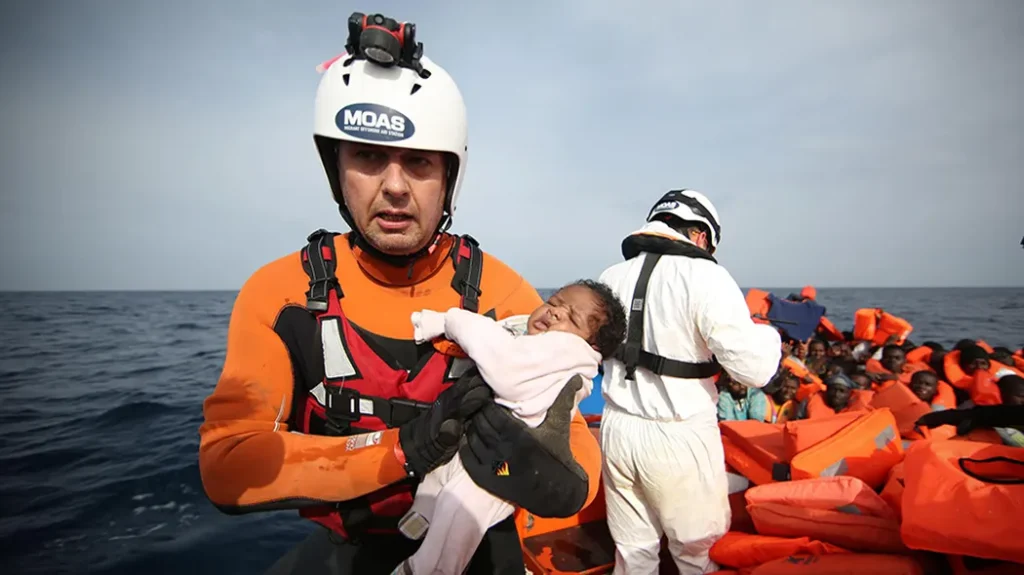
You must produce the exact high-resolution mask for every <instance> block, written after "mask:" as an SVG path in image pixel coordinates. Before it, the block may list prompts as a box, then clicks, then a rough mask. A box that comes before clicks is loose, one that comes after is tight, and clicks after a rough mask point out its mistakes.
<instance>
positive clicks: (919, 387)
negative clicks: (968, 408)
mask: <svg viewBox="0 0 1024 575" xmlns="http://www.w3.org/2000/svg"><path fill="white" fill-rule="evenodd" d="M910 391H912V392H914V395H916V396H917V398H918V399H920V400H921V401H923V402H925V403H927V404H928V405H931V406H932V410H939V409H955V408H956V395H955V394H954V393H953V387H952V386H951V385H949V384H948V383H946V382H944V381H940V380H939V376H938V375H936V374H935V373H933V372H931V371H925V370H921V371H918V372H916V373H914V375H912V376H910Z"/></svg>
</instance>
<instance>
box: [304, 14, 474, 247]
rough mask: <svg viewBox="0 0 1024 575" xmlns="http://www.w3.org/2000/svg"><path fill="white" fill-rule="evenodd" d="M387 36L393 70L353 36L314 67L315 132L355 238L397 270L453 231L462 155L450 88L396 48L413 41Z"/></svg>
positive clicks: (459, 103) (438, 71)
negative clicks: (317, 74) (392, 43)
mask: <svg viewBox="0 0 1024 575" xmlns="http://www.w3.org/2000/svg"><path fill="white" fill-rule="evenodd" d="M406 36H408V35H406ZM395 38H396V40H398V41H399V42H400V43H399V44H396V46H400V47H401V48H400V49H401V53H396V54H395V55H396V56H398V58H397V60H398V63H397V64H395V65H390V66H386V65H380V64H378V63H376V62H375V61H371V60H370V59H368V58H367V57H365V56H364V52H363V49H362V48H361V47H360V46H359V40H358V38H356V39H354V38H352V37H350V38H349V45H348V46H347V50H349V52H346V53H345V54H343V55H342V56H340V57H338V58H336V59H334V60H329V61H328V62H325V63H324V64H323V65H321V68H324V70H323V74H322V78H321V79H320V85H319V87H318V88H317V94H316V105H315V115H314V124H313V126H314V127H313V134H314V141H315V142H316V146H317V149H318V151H319V154H320V158H321V160H322V162H323V166H324V170H325V171H326V173H327V180H328V183H329V184H330V186H331V191H332V193H333V195H334V199H335V201H336V202H337V203H338V207H339V211H340V212H341V216H342V218H344V220H345V223H347V224H348V226H349V227H350V228H351V229H352V232H353V235H354V236H355V238H356V240H357V241H359V240H362V241H361V245H363V247H367V248H369V249H370V250H371V251H376V252H377V254H376V255H380V256H382V257H385V258H390V259H392V260H394V261H395V262H396V263H398V262H403V263H404V262H405V261H407V260H409V259H413V258H415V257H418V256H419V255H422V254H424V253H426V251H427V250H428V249H429V248H430V247H431V246H432V245H433V243H434V242H435V241H436V238H437V237H438V234H439V233H440V232H442V231H444V230H446V229H447V227H448V226H449V225H450V224H451V219H452V216H453V215H454V213H455V207H456V202H457V200H458V197H459V190H460V189H461V185H462V180H463V174H464V173H465V170H466V162H467V157H468V156H467V149H468V148H467V127H466V106H465V103H464V102H463V99H462V94H461V93H460V91H459V88H458V86H457V85H456V84H455V81H454V80H453V79H452V77H451V76H450V75H449V74H448V73H447V72H446V71H445V70H444V69H443V68H441V67H440V66H438V65H437V64H435V63H434V62H433V61H431V60H430V59H429V58H427V57H426V56H422V57H419V58H416V57H415V55H414V52H415V50H413V49H412V48H415V46H412V47H410V46H405V44H402V43H401V42H404V43H411V42H414V39H410V38H405V39H403V38H402V37H401V35H397V34H396V35H395ZM363 48H365V47H363ZM407 48H408V49H407ZM353 53H354V54H355V56H353V55H352V54H353ZM369 53H370V54H371V55H373V52H369ZM374 57H376V56H374Z"/></svg>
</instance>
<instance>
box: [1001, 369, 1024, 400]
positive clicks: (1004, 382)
mask: <svg viewBox="0 0 1024 575" xmlns="http://www.w3.org/2000/svg"><path fill="white" fill-rule="evenodd" d="M996 385H997V386H998V387H999V395H1000V397H1001V398H1002V400H1003V403H1002V404H1003V405H1024V377H1021V376H1019V375H1017V374H1010V375H1004V376H1003V377H1000V378H999V380H998V381H996Z"/></svg>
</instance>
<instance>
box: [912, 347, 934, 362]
mask: <svg viewBox="0 0 1024 575" xmlns="http://www.w3.org/2000/svg"><path fill="white" fill-rule="evenodd" d="M933 353H935V350H934V349H932V348H930V347H928V346H927V345H922V346H920V347H915V348H914V349H912V350H910V351H908V352H907V354H906V358H907V363H923V364H925V365H928V364H929V363H930V362H931V361H932V354H933Z"/></svg>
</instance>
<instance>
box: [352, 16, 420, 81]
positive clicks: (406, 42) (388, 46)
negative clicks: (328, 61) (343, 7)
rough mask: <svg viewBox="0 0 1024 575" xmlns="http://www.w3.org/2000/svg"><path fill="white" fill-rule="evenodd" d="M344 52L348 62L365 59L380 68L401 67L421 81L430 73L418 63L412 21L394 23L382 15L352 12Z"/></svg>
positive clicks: (417, 49)
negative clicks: (413, 72) (413, 73)
mask: <svg viewBox="0 0 1024 575" xmlns="http://www.w3.org/2000/svg"><path fill="white" fill-rule="evenodd" d="M345 50H347V51H348V53H349V55H350V58H349V60H352V59H355V58H366V59H367V60H369V61H371V62H373V63H374V64H377V65H378V66H382V67H384V68H390V67H391V66H401V67H403V68H409V69H411V70H414V71H415V72H416V73H417V74H419V75H420V76H422V77H423V78H428V77H430V71H429V70H424V69H423V64H421V63H420V58H421V57H423V43H422V42H416V24H413V23H412V22H398V21H397V20H395V19H393V18H388V17H387V16H385V15H383V14H369V15H367V14H363V13H361V12H353V13H352V15H351V16H349V18H348V41H347V42H346V43H345Z"/></svg>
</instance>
